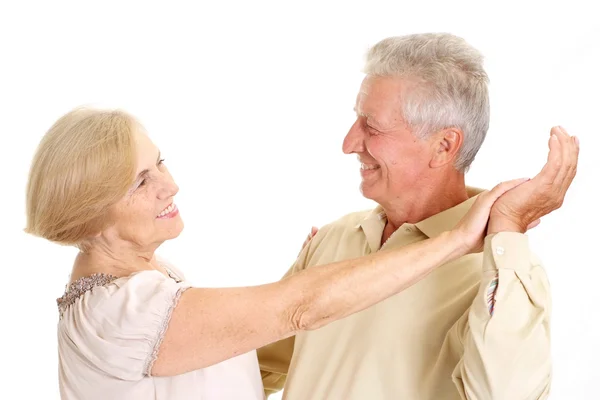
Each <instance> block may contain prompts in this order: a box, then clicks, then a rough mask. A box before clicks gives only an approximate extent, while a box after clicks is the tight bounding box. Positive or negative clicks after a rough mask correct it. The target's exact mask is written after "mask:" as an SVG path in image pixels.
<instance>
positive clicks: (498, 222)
mask: <svg viewBox="0 0 600 400" xmlns="http://www.w3.org/2000/svg"><path fill="white" fill-rule="evenodd" d="M499 232H519V233H525V232H527V227H523V226H522V224H518V223H516V222H514V221H511V220H509V219H505V218H502V219H493V218H492V219H490V222H489V223H488V231H487V234H488V235H493V234H495V233H499Z"/></svg>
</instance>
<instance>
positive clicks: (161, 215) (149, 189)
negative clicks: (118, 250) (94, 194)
mask: <svg viewBox="0 0 600 400" xmlns="http://www.w3.org/2000/svg"><path fill="white" fill-rule="evenodd" d="M134 137H135V142H136V146H137V154H136V164H137V165H136V178H135V181H134V183H133V185H132V186H131V188H130V189H129V191H128V192H127V194H126V195H125V197H124V198H123V199H121V200H120V201H119V202H118V203H117V204H116V205H115V206H114V208H113V210H111V211H112V212H111V218H112V219H113V220H114V221H115V223H114V225H112V226H111V227H110V228H109V229H108V230H110V231H111V234H112V235H116V236H117V237H118V238H119V239H122V240H126V241H128V242H131V243H133V244H134V245H135V246H136V247H139V248H141V249H146V248H152V247H157V246H159V245H160V244H161V243H162V242H164V241H165V240H169V239H173V238H176V237H177V236H179V234H180V233H181V231H182V230H183V221H182V219H181V216H180V215H179V210H178V209H177V206H176V205H175V203H174V202H173V198H174V196H175V195H176V194H177V192H178V191H179V188H178V187H177V185H176V184H175V181H173V177H171V174H170V173H169V171H168V170H167V167H166V166H165V164H164V163H163V160H162V159H161V158H160V152H159V150H158V148H157V147H156V146H155V145H154V143H152V141H151V140H150V138H149V137H148V136H147V135H146V134H145V133H144V132H143V131H142V132H139V130H138V132H136V133H135V135H134ZM112 235H111V236H112Z"/></svg>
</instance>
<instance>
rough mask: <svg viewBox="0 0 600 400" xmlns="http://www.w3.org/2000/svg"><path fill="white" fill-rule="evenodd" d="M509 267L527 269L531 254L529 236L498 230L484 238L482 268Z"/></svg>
mask: <svg viewBox="0 0 600 400" xmlns="http://www.w3.org/2000/svg"><path fill="white" fill-rule="evenodd" d="M498 269H511V270H515V271H525V272H526V271H529V270H530V269H531V254H530V251H529V238H528V237H527V235H525V234H523V233H518V232H498V233H495V234H493V235H489V236H487V237H486V238H485V241H484V246H483V270H484V271H494V270H498Z"/></svg>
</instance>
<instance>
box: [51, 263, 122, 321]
mask: <svg viewBox="0 0 600 400" xmlns="http://www.w3.org/2000/svg"><path fill="white" fill-rule="evenodd" d="M116 279H118V278H117V277H116V276H114V275H107V274H102V273H99V274H92V275H90V276H86V277H83V278H79V279H77V280H76V281H73V282H72V283H71V284H70V285H68V287H67V288H66V289H65V294H63V295H62V297H60V298H58V299H56V304H57V305H58V313H59V317H60V318H62V316H63V313H64V312H65V310H66V309H67V307H69V306H70V305H71V304H73V303H75V300H77V299H78V298H79V297H81V295H83V294H84V293H85V292H87V291H88V290H92V289H93V288H94V287H96V286H106V285H108V284H109V283H111V282H112V281H114V280H116Z"/></svg>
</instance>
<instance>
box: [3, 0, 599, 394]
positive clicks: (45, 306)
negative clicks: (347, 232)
mask: <svg viewBox="0 0 600 400" xmlns="http://www.w3.org/2000/svg"><path fill="white" fill-rule="evenodd" d="M585 3H587V2H578V1H562V2H548V1H546V2H535V3H534V2H524V1H523V2H521V1H519V2H507V1H503V2H495V3H494V5H491V2H490V3H488V2H481V1H477V2H475V1H473V2H464V1H463V2H459V1H452V2H448V1H444V2H439V3H432V2H425V1H414V2H410V3H409V2H405V1H387V2H385V1H374V0H369V1H363V2H358V1H344V2H341V1H340V2H339V3H335V2H325V1H314V2H312V1H301V2H294V3H292V2H281V1H279V2H277V1H273V2H271V3H265V2H263V1H237V2H232V1H211V2H208V1H204V2H194V3H192V2H190V3H187V4H184V3H181V2H150V1H145V2H136V3H133V2H127V1H121V2H114V3H113V2H109V1H97V2H84V1H79V2H71V3H66V2H59V1H52V2H39V3H37V4H36V3H31V2H28V1H18V2H17V1H15V2H14V3H13V4H12V5H8V2H3V3H2V6H1V8H0V45H1V47H0V135H1V137H2V150H3V152H2V153H3V154H2V155H3V161H4V162H3V166H4V167H3V173H2V186H3V194H2V196H1V197H0V201H1V208H2V210H3V211H4V214H3V218H2V224H1V225H0V235H1V236H0V239H1V241H0V246H1V249H2V255H3V257H4V262H3V263H2V264H3V269H2V271H3V278H4V280H3V281H4V284H3V285H2V290H1V291H0V296H1V302H0V304H1V305H2V310H3V312H2V316H1V318H2V329H0V337H1V341H0V346H1V354H2V355H1V356H0V358H1V359H2V362H0V369H1V370H2V371H1V373H0V380H2V383H1V384H0V398H4V399H8V398H11V399H13V398H15V399H16V398H28V399H29V398H44V399H53V398H58V385H57V355H56V333H55V332H56V331H55V329H56V322H57V317H58V313H57V308H56V304H55V299H56V298H57V297H59V296H60V295H61V294H62V291H63V289H64V284H65V283H66V280H67V277H68V274H69V271H70V266H71V265H70V264H71V260H72V258H73V256H74V254H75V251H74V250H73V249H70V248H63V247H60V246H57V245H53V244H49V243H46V242H44V241H42V240H40V239H36V238H32V237H28V236H26V235H25V234H24V233H22V228H23V227H24V224H25V217H24V189H25V183H26V176H27V172H28V168H29V162H30V160H31V157H32V155H33V152H34V150H35V147H36V145H37V143H38V141H39V140H40V138H41V136H42V135H43V134H44V132H45V131H46V130H47V129H48V128H49V127H50V125H51V124H52V123H53V122H54V121H55V120H56V119H57V118H58V117H59V116H61V115H62V114H63V113H65V112H67V111H69V110H70V109H71V108H73V107H75V106H78V105H81V104H92V105H99V106H111V107H122V108H124V109H126V110H128V111H130V112H131V113H133V114H134V115H136V116H137V117H139V118H140V119H141V121H142V122H143V123H144V125H145V126H146V128H147V129H148V131H149V132H150V135H151V137H152V138H153V139H154V141H155V142H156V143H157V144H158V145H159V146H160V148H161V150H162V152H163V154H164V156H165V158H166V163H167V165H168V166H169V168H170V169H171V172H172V173H173V175H174V177H175V178H176V180H177V182H178V184H179V186H180V188H181V190H180V194H179V195H178V200H177V203H178V205H179V208H180V210H181V214H182V216H183V218H184V220H185V222H186V229H185V231H184V233H183V234H182V235H181V236H180V237H179V238H178V239H177V240H175V241H173V242H170V243H167V244H165V245H164V246H163V247H162V248H161V250H162V253H161V254H162V255H163V256H165V257H167V258H169V259H171V260H172V261H173V262H175V263H176V264H178V265H179V267H180V268H182V269H183V270H185V272H186V273H187V275H188V277H189V278H190V279H191V281H192V282H194V283H195V284H196V285H205V286H238V285H254V284H260V283H265V282H269V281H274V280H276V279H278V278H279V277H280V276H281V275H282V274H283V273H284V272H285V270H287V268H288V266H289V265H290V264H291V263H292V262H293V261H294V259H295V256H296V254H297V253H298V251H299V249H300V246H301V244H302V242H303V240H304V238H305V236H306V234H307V233H308V231H309V229H310V227H311V225H317V226H321V225H323V224H325V223H327V222H330V221H332V220H334V219H337V218H338V217H340V216H342V215H343V214H345V213H348V212H351V211H355V210H359V209H364V208H368V207H371V206H372V204H371V203H370V202H368V201H366V200H365V199H363V198H361V195H360V194H359V192H358V183H359V173H358V163H357V161H356V158H355V157H353V156H346V155H343V154H342V151H341V145H342V139H343V137H344V135H345V134H346V132H347V129H348V128H349V127H350V125H351V124H352V121H353V118H354V116H353V111H352V107H353V105H354V100H355V95H356V92H357V90H358V87H359V85H360V81H361V79H362V74H361V72H360V69H361V67H362V61H363V56H364V53H365V51H366V49H367V48H368V46H370V45H372V44H374V43H375V42H377V41H379V40H380V39H382V38H384V37H387V36H392V35H402V34H408V33H415V32H428V31H446V32H452V33H454V34H457V35H460V36H463V37H465V38H466V39H467V40H468V41H469V42H470V43H471V44H473V45H474V46H475V47H477V48H478V49H479V50H481V51H482V52H483V53H484V55H485V57H486V68H487V71H488V73H489V75H490V78H491V86H490V90H491V92H490V95H491V104H492V120H491V127H490V130H489V134H488V138H487V140H486V142H485V143H484V145H483V148H482V149H481V151H480V153H479V155H478V157H477V159H476V162H475V163H474V165H473V167H472V170H471V172H469V174H468V176H467V178H468V184H470V185H474V186H478V187H485V188H489V187H491V186H493V185H494V184H496V183H497V182H499V181H501V180H505V179H512V178H517V177H522V176H532V175H534V174H535V173H536V172H537V171H538V170H539V168H540V167H541V166H542V165H543V163H544V162H545V159H546V154H547V147H546V146H547V138H548V134H549V131H550V128H551V127H552V126H553V125H556V124H561V125H562V126H564V127H565V128H566V129H567V130H568V131H569V132H570V133H571V134H576V135H577V136H579V137H580V140H581V154H580V166H579V173H578V176H577V178H576V180H575V181H574V183H573V186H572V188H571V190H570V192H569V194H568V196H567V199H566V203H565V204H564V206H563V207H562V209H560V210H559V211H557V212H555V213H554V214H552V215H550V216H549V217H547V218H545V219H544V220H543V221H542V225H541V226H540V227H538V228H536V230H534V231H533V232H531V234H530V235H531V237H532V245H533V247H534V250H535V251H536V252H537V253H538V254H539V255H540V256H541V257H542V259H543V260H544V261H545V264H546V266H547V270H548V274H549V277H550V280H551V284H552V290H553V298H554V310H553V321H552V326H553V356H554V381H553V393H552V396H551V398H552V399H565V400H572V399H590V398H597V397H595V396H598V395H597V393H596V388H597V383H598V382H599V381H600V368H598V362H597V361H598V357H599V356H600V340H599V338H600V325H599V324H598V314H599V313H598V311H597V310H598V305H599V302H600V294H599V289H598V282H599V281H600V272H599V267H600V262H599V261H598V255H597V254H598V239H597V236H596V235H597V234H596V229H597V227H598V226H599V223H600V221H599V219H598V215H597V212H596V205H597V202H596V199H595V198H594V194H595V193H597V184H598V182H599V179H600V173H599V170H598V166H597V165H598V164H597V163H598V160H597V154H598V148H599V147H600V140H599V139H598V133H599V132H598V124H597V122H596V121H597V116H598V109H599V106H600V101H599V100H598V93H599V91H600V79H599V77H598V74H599V71H600V68H599V67H600V47H599V45H598V40H599V39H600V27H599V25H598V22H597V13H595V12H593V11H592V8H591V6H584V4H585ZM589 3H592V4H593V2H589ZM192 4H194V5H192ZM488 4H490V5H488Z"/></svg>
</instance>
